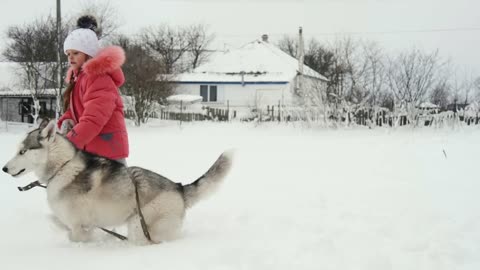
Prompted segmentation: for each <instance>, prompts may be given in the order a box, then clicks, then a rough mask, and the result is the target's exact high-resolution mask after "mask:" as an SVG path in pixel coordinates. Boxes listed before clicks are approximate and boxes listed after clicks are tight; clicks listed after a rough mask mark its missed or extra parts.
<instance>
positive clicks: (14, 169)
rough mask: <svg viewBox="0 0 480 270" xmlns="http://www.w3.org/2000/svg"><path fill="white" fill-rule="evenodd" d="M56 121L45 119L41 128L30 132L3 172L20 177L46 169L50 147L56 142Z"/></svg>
mask: <svg viewBox="0 0 480 270" xmlns="http://www.w3.org/2000/svg"><path fill="white" fill-rule="evenodd" d="M55 137H56V124H55V121H54V120H52V121H50V120H49V119H44V120H42V121H41V123H40V125H39V127H38V128H37V129H35V130H33V131H31V132H29V133H28V134H27V136H26V138H25V139H24V140H23V141H22V142H21V143H20V145H19V147H18V150H17V153H16V154H15V156H14V157H13V158H12V159H11V160H10V161H9V162H7V164H6V165H5V166H4V167H3V168H2V170H3V171H4V172H6V173H8V174H10V175H12V176H14V177H18V176H21V175H24V174H27V173H30V172H33V171H36V170H38V169H41V168H42V167H44V166H45V165H46V163H47V154H48V149H47V148H48V146H49V145H50V144H52V143H53V142H54V141H55Z"/></svg>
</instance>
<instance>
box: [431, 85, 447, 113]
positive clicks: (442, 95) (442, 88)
mask: <svg viewBox="0 0 480 270" xmlns="http://www.w3.org/2000/svg"><path fill="white" fill-rule="evenodd" d="M449 96H450V86H449V84H448V82H447V80H440V81H439V83H437V85H436V86H435V88H433V90H432V92H431V93H430V101H431V102H432V103H433V104H435V105H438V106H440V108H442V109H446V108H447V105H448V102H449Z"/></svg>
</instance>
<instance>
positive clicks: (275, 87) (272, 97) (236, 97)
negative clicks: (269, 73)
mask: <svg viewBox="0 0 480 270" xmlns="http://www.w3.org/2000/svg"><path fill="white" fill-rule="evenodd" d="M200 85H217V102H202V104H203V105H206V106H211V107H226V106H227V101H228V105H229V106H230V107H250V108H254V107H256V106H261V107H266V106H267V105H278V104H279V102H280V103H281V104H287V105H288V104H290V103H291V102H292V91H291V89H292V85H291V84H290V83H284V84H245V85H241V84H214V83H213V84H203V83H198V84H196V83H195V84H193V83H189V84H178V85H177V87H176V91H175V92H176V94H187V95H200Z"/></svg>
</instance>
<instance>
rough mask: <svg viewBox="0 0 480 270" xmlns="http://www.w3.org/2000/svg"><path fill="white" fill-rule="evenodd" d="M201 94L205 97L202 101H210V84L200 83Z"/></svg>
mask: <svg viewBox="0 0 480 270" xmlns="http://www.w3.org/2000/svg"><path fill="white" fill-rule="evenodd" d="M200 96H202V97H203V99H202V102H207V101H208V85H200Z"/></svg>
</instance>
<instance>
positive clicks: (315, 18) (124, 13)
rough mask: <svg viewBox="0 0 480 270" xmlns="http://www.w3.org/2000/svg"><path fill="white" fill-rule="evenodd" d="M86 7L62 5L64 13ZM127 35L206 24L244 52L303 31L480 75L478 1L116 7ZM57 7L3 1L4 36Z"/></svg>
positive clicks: (158, 2) (123, 1)
mask: <svg viewBox="0 0 480 270" xmlns="http://www.w3.org/2000/svg"><path fill="white" fill-rule="evenodd" d="M82 2H85V1H77V0H63V1H62V12H63V13H64V14H67V13H73V12H74V11H75V10H76V9H78V8H79V7H80V6H81V5H82ZM110 2H111V5H112V6H114V7H116V8H117V10H118V13H119V15H120V18H122V20H123V22H122V23H123V24H122V27H121V29H120V30H121V31H122V32H124V33H129V34H133V33H135V32H136V31H138V30H139V29H140V28H141V27H143V26H149V25H156V24H160V23H165V22H166V23H170V24H178V25H186V24H191V23H205V24H208V25H209V26H210V29H211V30H212V31H213V32H215V33H216V37H217V43H218V44H227V45H231V46H237V45H241V44H243V43H246V42H248V41H251V40H254V39H256V38H259V37H260V36H261V35H262V34H263V33H266V34H269V36H270V39H271V40H273V41H275V40H276V39H278V38H280V37H281V36H283V35H284V34H295V33H296V32H297V31H298V27H299V26H302V27H303V29H304V33H305V37H306V39H309V38H311V37H314V38H316V39H318V40H319V41H331V40H333V39H334V38H335V36H337V35H343V34H345V33H349V34H351V35H352V36H353V37H356V38H365V39H370V40H376V41H378V42H380V44H381V45H382V46H383V47H384V48H385V49H387V51H395V50H401V49H405V48H410V47H412V46H416V47H418V48H421V49H424V50H434V49H436V48H438V49H439V51H440V54H441V55H442V56H443V57H445V58H450V59H451V60H452V62H453V63H455V64H456V65H457V66H458V67H459V68H460V69H468V70H472V71H474V72H476V74H478V73H480V53H478V50H479V49H480V16H479V15H478V12H479V10H480V1H478V0H455V1H447V0H316V1H314V0H303V1H301V0H297V1H295V0H280V1H279V0H276V1H274V0H255V1H254V0H216V1H215V0H210V1H202V0H195V1H186V0H177V1H166V0H116V1H113V0H112V1H110ZM55 3H56V1H55V0H13V1H12V0H2V4H1V10H0V31H1V32H2V42H0V47H1V46H2V45H1V44H2V43H3V42H4V36H5V34H4V33H5V30H6V28H7V27H8V26H9V25H14V24H22V23H28V22H29V21H31V20H33V18H35V17H36V16H41V15H45V14H49V13H52V14H53V13H54V12H55Z"/></svg>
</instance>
